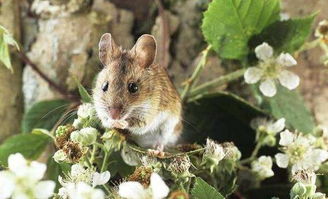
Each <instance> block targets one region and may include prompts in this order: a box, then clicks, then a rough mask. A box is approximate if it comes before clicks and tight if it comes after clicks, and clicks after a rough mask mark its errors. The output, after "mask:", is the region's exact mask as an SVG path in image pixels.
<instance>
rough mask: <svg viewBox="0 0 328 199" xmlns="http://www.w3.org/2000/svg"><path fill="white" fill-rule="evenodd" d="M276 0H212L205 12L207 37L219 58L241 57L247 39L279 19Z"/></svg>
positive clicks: (246, 48) (205, 34)
mask: <svg viewBox="0 0 328 199" xmlns="http://www.w3.org/2000/svg"><path fill="white" fill-rule="evenodd" d="M279 13H280V6H279V0H261V1H259V0H213V1H212V2H211V3H210V4H209V7H208V9H207V11H206V12H205V13H204V18H203V23H202V31H203V34H204V37H205V39H206V41H207V42H208V43H209V44H211V45H212V46H213V49H214V50H215V51H216V52H217V53H218V54H219V55H220V57H222V58H226V59H242V58H244V57H245V56H246V55H247V54H248V51H249V49H248V42H249V39H250V38H251V37H252V36H253V35H256V34H259V33H260V32H262V30H263V29H264V28H265V27H267V26H268V25H270V24H271V23H273V22H274V21H276V20H278V19H279Z"/></svg>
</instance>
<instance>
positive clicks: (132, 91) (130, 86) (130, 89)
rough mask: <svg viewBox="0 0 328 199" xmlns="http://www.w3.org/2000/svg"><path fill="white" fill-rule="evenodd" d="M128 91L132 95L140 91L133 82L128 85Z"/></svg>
mask: <svg viewBox="0 0 328 199" xmlns="http://www.w3.org/2000/svg"><path fill="white" fill-rule="evenodd" d="M128 90H129V92H130V93H136V92H138V90H139V87H138V84H137V83H135V82H131V83H129V84H128Z"/></svg>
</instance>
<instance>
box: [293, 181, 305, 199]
mask: <svg viewBox="0 0 328 199" xmlns="http://www.w3.org/2000/svg"><path fill="white" fill-rule="evenodd" d="M306 192H307V190H306V186H305V185H304V184H303V183H301V182H298V183H296V184H295V185H294V186H293V187H292V189H291V190H290V198H292V199H294V198H302V196H304V195H305V194H306ZM297 196H298V197H297Z"/></svg>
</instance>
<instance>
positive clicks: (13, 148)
mask: <svg viewBox="0 0 328 199" xmlns="http://www.w3.org/2000/svg"><path fill="white" fill-rule="evenodd" d="M49 142H50V139H49V137H48V136H45V135H36V134H18V135H15V136H12V137H9V138H8V139H7V140H5V141H4V142H3V143H2V144H1V145H0V164H2V165H7V159H8V156H9V155H10V154H13V153H21V154H23V155H24V157H25V158H27V159H31V160H35V159H37V158H38V157H39V156H40V155H41V153H42V152H43V151H44V149H45V148H46V146H47V144H48V143H49Z"/></svg>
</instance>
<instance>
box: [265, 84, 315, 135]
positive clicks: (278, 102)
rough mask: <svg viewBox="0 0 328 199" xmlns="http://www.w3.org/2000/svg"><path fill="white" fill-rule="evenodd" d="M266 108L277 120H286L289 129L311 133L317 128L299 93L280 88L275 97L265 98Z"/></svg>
mask: <svg viewBox="0 0 328 199" xmlns="http://www.w3.org/2000/svg"><path fill="white" fill-rule="evenodd" d="M264 108H265V109H266V110H267V111H268V112H269V113H271V114H272V115H273V116H274V117H275V118H277V119H278V118H282V117H283V118H285V119H286V124H287V125H288V126H289V127H292V128H294V129H297V130H299V131H301V132H303V133H311V132H312V130H313V128H314V127H315V122H314V118H313V116H312V114H311V113H310V111H309V110H308V108H307V107H306V106H305V104H304V101H303V99H302V97H301V96H300V95H299V94H298V93H297V92H295V91H290V90H288V89H286V88H284V87H282V86H278V91H277V94H276V95H275V96H274V97H271V98H265V100H264Z"/></svg>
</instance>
